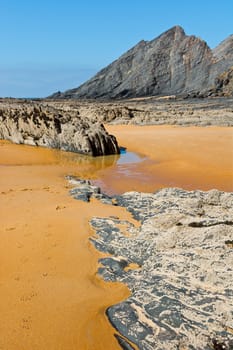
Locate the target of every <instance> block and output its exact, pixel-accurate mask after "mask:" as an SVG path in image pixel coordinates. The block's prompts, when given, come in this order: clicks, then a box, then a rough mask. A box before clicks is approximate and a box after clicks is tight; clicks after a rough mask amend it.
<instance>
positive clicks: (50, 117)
mask: <svg viewBox="0 0 233 350" xmlns="http://www.w3.org/2000/svg"><path fill="white" fill-rule="evenodd" d="M0 139H6V140H10V141H12V142H14V143H18V144H20V143H24V144H27V145H35V146H45V147H50V148H58V149H61V150H65V151H71V152H78V153H83V154H88V155H91V156H100V155H108V154H117V153H120V151H119V147H118V144H117V141H116V138H115V137H114V136H112V135H109V134H108V133H107V131H106V130H105V128H104V126H103V124H101V123H99V122H93V121H90V120H88V119H87V118H84V117H81V116H80V115H79V113H78V112H77V111H76V115H74V113H73V114H69V113H68V112H63V113H62V114H61V113H58V112H57V111H56V110H51V109H47V110H46V109H45V108H42V107H41V106H39V105H30V104H26V103H25V104H21V105H20V106H17V107H13V106H10V107H9V108H2V109H0Z"/></svg>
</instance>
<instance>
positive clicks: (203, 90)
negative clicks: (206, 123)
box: [50, 26, 233, 99]
mask: <svg viewBox="0 0 233 350" xmlns="http://www.w3.org/2000/svg"><path fill="white" fill-rule="evenodd" d="M232 41H233V36H230V37H229V38H228V39H226V40H225V41H224V42H223V43H221V44H220V45H219V46H218V47H217V48H216V49H214V50H213V51H212V50H211V49H210V48H209V47H208V45H207V44H206V42H205V41H203V40H201V39H200V38H197V37H195V36H187V35H186V34H185V32H184V30H183V29H182V28H181V27H179V26H175V27H173V28H171V29H170V30H168V31H166V32H165V33H163V34H161V35H160V36H159V37H158V38H155V39H154V40H152V41H144V40H142V41H140V42H139V43H138V44H137V45H136V46H134V47H133V48H131V49H130V50H129V51H127V52H126V53H125V54H123V55H122V56H121V57H120V58H119V59H117V60H116V61H114V62H113V63H111V64H110V65H109V66H107V67H106V68H104V69H102V70H101V71H100V72H99V73H97V74H96V75H95V76H94V77H93V78H92V79H90V80H88V81H87V82H86V83H84V84H83V85H81V86H80V87H78V88H75V89H72V90H67V91H65V92H64V93H61V92H59V93H55V94H53V95H52V96H50V97H52V98H58V99H59V98H87V99H88V98H91V99H96V98H97V99H98V98H99V99H114V98H129V97H142V96H154V95H173V94H175V95H181V94H183V95H186V96H190V97H198V96H207V95H213V94H217V93H218V82H217V80H216V79H217V78H218V77H219V76H220V75H221V74H223V73H224V72H226V71H227V70H229V69H230V68H231V67H232V65H233V45H232ZM229 93H230V94H231V95H232V93H233V91H230V92H229Z"/></svg>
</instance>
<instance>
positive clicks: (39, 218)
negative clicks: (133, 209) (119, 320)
mask: <svg viewBox="0 0 233 350" xmlns="http://www.w3.org/2000/svg"><path fill="white" fill-rule="evenodd" d="M108 130H109V131H110V132H112V133H114V134H115V135H116V136H117V137H118V139H119V141H120V144H121V145H122V146H125V147H127V148H128V150H131V151H134V152H139V153H141V154H142V155H143V156H145V157H147V160H146V161H144V162H138V163H132V164H131V165H130V166H129V165H126V164H121V165H120V166H119V165H117V162H118V160H119V157H118V156H116V157H107V158H98V159H93V160H90V158H85V157H80V156H76V155H74V154H69V153H67V154H64V153H62V152H58V151H54V150H47V149H41V148H34V147H29V146H18V145H12V144H9V143H7V142H4V141H1V142H0V172H1V177H0V196H1V201H0V220H1V228H0V239H1V245H0V293H1V294H0V295H1V299H0V310H1V317H2V322H1V324H0V349H10V350H16V349H17V350H18V349H19V348H23V349H24V350H29V349H30V350H31V349H35V350H36V349H49V350H53V349H54V350H55V349H56V350H58V349H62V350H63V349H82V350H85V349H88V350H89V349H96V350H97V349H98V350H101V349H118V348H119V346H118V344H117V342H116V341H115V339H114V337H113V333H114V330H113V329H112V328H111V326H110V325H109V323H108V321H107V319H106V317H105V314H104V311H105V309H106V308H107V307H108V306H109V305H112V304H114V303H116V302H118V301H120V300H122V299H124V298H125V297H127V296H128V293H129V292H128V289H127V288H126V287H125V286H123V285H121V284H114V286H113V285H112V284H110V283H104V282H103V281H102V280H101V279H100V278H99V277H98V276H96V270H97V261H98V258H99V257H100V256H101V254H100V253H97V252H96V251H95V249H94V248H93V247H92V246H91V244H90V243H89V240H88V237H89V235H90V234H92V233H91V232H90V227H89V224H88V221H89V219H90V218H91V217H92V216H109V215H115V216H119V217H120V218H121V219H127V220H131V218H130V216H129V214H128V213H127V212H126V211H125V210H124V209H123V208H118V207H109V206H106V205H103V204H101V203H99V202H97V201H93V202H91V203H83V202H79V201H75V200H73V199H72V198H71V197H70V196H69V195H68V188H67V182H66V180H65V179H64V176H65V175H67V174H74V175H78V176H84V175H85V176H86V177H87V178H95V179H97V180H99V181H102V182H103V183H104V185H105V186H106V187H107V188H109V191H110V192H111V191H112V192H114V191H115V192H123V191H126V190H131V189H137V190H143V191H147V190H148V191H151V190H154V189H156V188H157V187H165V186H171V185H173V186H181V187H182V186H183V187H185V188H186V186H192V188H195V187H198V188H201V189H207V188H212V187H217V188H219V189H225V190H230V189H232V147H231V146H232V129H230V128H203V129H202V128H173V127H136V126H124V127H121V126H111V127H110V126H109V127H108ZM127 167H128V172H127Z"/></svg>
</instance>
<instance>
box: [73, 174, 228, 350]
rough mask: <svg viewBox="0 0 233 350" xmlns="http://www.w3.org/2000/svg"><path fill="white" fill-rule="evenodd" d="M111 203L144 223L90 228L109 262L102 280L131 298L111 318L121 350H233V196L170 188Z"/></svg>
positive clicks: (97, 221)
mask: <svg viewBox="0 0 233 350" xmlns="http://www.w3.org/2000/svg"><path fill="white" fill-rule="evenodd" d="M69 180H70V181H72V179H71V178H70V179H69ZM73 184H74V183H73ZM75 185H76V188H75V189H72V190H71V194H72V195H74V194H75V196H76V198H78V199H83V198H82V197H80V196H78V193H79V192H80V193H81V194H82V196H83V186H85V187H86V189H87V192H88V193H89V199H90V198H91V197H92V196H93V197H98V196H99V198H100V199H101V200H106V197H105V195H104V194H101V191H100V189H99V188H93V186H92V185H91V184H90V183H88V182H87V181H86V182H85V184H84V183H80V184H78V180H77V179H76V184H75ZM106 203H108V204H111V203H112V204H113V205H120V206H123V207H125V208H126V209H127V210H128V211H129V212H131V213H132V215H133V217H134V218H135V219H137V220H139V221H140V227H135V226H134V225H133V224H132V223H131V222H128V221H122V220H121V219H119V218H117V217H108V218H99V217H95V218H93V219H92V220H91V223H90V224H91V226H92V227H93V228H94V230H95V232H96V234H95V236H94V237H92V238H91V241H92V242H93V244H94V245H95V247H96V248H97V249H98V250H101V251H102V252H106V253H108V254H111V256H108V257H106V258H103V259H101V260H100V263H101V266H100V267H99V270H98V273H99V274H100V275H101V276H102V277H103V278H104V280H106V281H121V282H123V283H125V284H127V285H128V287H129V289H130V291H131V296H130V297H129V298H128V299H127V300H125V301H123V302H122V303H120V304H117V305H113V306H111V307H110V308H108V310H107V312H106V313H107V316H108V318H109V320H110V322H111V323H112V325H113V326H114V327H115V328H116V329H117V330H118V332H119V333H120V334H122V336H123V338H121V337H119V336H118V337H117V339H118V341H119V344H120V345H121V346H122V348H123V349H133V347H132V345H130V342H132V343H134V344H136V346H137V347H138V348H139V349H142V350H154V349H161V350H162V349H164V350H165V349H166V350H175V349H180V350H181V349H182V350H194V349H195V350H211V349H215V350H217V349H220V350H222V349H225V350H231V349H233V321H232V320H233V269H232V262H233V260H232V259H233V251H232V245H231V244H229V242H232V238H233V219H232V207H233V193H227V192H220V191H217V190H211V191H208V192H203V191H190V192H189V191H184V190H181V189H177V188H166V189H162V190H159V191H157V192H155V193H138V192H128V193H125V194H123V195H121V196H116V197H112V198H110V197H108V201H107V202H106ZM127 339H128V340H129V341H130V342H129V343H128V342H127V341H126V340H127Z"/></svg>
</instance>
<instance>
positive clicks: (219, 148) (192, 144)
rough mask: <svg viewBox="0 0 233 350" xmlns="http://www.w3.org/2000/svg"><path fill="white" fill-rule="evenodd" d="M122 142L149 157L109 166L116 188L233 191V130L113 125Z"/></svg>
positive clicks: (109, 180)
mask: <svg viewBox="0 0 233 350" xmlns="http://www.w3.org/2000/svg"><path fill="white" fill-rule="evenodd" d="M107 129H108V131H109V132H110V133H113V134H114V135H115V136H116V137H117V139H118V142H119V144H120V145H121V146H124V147H127V149H128V151H133V152H138V153H141V154H142V155H145V156H146V157H148V159H147V160H146V161H144V162H141V163H138V164H132V165H131V166H130V167H131V175H130V179H129V177H128V173H129V167H128V166H127V167H125V166H123V165H122V166H121V167H119V169H118V171H117V172H115V173H114V174H112V171H111V170H110V171H108V170H106V171H105V172H104V173H102V181H103V182H104V184H105V186H106V187H107V188H111V190H112V191H113V192H124V191H125V190H126V184H127V190H137V191H148V192H153V191H155V190H156V189H158V188H161V187H181V188H184V189H187V190H192V189H200V190H209V189H212V188H217V189H219V190H223V191H233V128H230V127H202V128H201V127H186V128H185V127H175V126H174V127H172V126H133V125H127V126H121V125H116V126H113V125H111V126H110V125H109V126H107Z"/></svg>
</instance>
